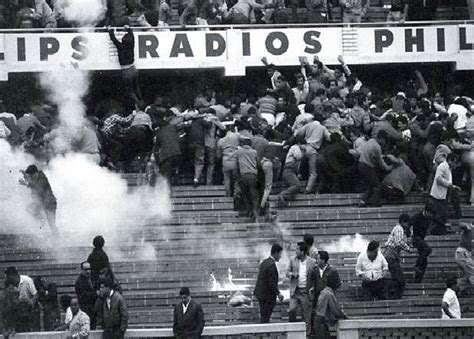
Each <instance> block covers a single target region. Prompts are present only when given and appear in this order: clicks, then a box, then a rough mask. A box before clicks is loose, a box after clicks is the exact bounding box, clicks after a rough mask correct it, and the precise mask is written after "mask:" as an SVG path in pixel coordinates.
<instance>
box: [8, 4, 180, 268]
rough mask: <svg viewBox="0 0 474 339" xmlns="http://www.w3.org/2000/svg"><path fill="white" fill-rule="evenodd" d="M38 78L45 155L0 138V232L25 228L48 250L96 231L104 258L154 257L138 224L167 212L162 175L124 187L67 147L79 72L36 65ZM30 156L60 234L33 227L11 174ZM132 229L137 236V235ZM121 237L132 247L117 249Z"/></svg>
mask: <svg viewBox="0 0 474 339" xmlns="http://www.w3.org/2000/svg"><path fill="white" fill-rule="evenodd" d="M81 3H82V2H81ZM40 84H41V86H42V87H43V88H44V89H45V90H46V91H47V93H48V97H49V100H50V101H52V102H53V103H54V104H55V105H57V107H58V111H59V112H58V125H57V127H56V128H55V129H54V130H53V131H52V132H51V134H50V136H49V137H50V142H51V143H52V144H53V156H52V158H51V159H50V161H49V163H48V164H44V163H40V162H39V161H38V160H37V159H34V158H33V157H32V156H31V155H29V154H26V153H25V152H24V151H23V149H20V148H16V149H14V148H12V147H11V146H10V145H9V144H8V143H7V142H6V141H4V140H0V158H1V159H2V161H1V162H0V175H1V178H2V186H1V187H2V189H0V211H1V213H0V225H1V226H0V228H1V229H2V231H3V232H4V233H14V234H24V233H29V234H30V236H33V238H35V237H36V238H37V239H39V240H38V241H37V243H36V244H33V245H34V246H38V245H40V247H41V248H43V249H44V250H45V251H46V252H48V253H52V252H51V250H52V249H54V247H55V246H58V245H59V246H62V245H66V246H72V247H76V248H77V247H85V246H89V245H90V243H91V239H92V237H93V236H95V235H97V234H101V235H103V236H104V238H105V239H106V244H107V245H106V246H107V248H109V249H110V251H111V252H112V255H110V257H111V259H112V260H121V259H127V258H130V257H131V256H133V257H134V258H136V259H139V260H156V259H157V258H156V249H155V248H154V245H153V244H152V243H148V242H147V241H146V235H144V234H145V233H146V232H145V231H143V227H141V226H143V225H146V224H150V223H152V224H153V225H154V226H158V225H159V224H160V223H161V222H162V221H164V220H166V219H167V218H169V217H170V215H171V202H170V198H169V196H170V192H169V187H168V184H167V182H166V181H165V180H158V182H157V184H156V186H155V187H149V186H140V187H137V188H135V189H134V190H130V189H129V187H128V185H127V182H126V180H124V179H123V178H122V177H121V175H120V174H117V173H113V172H110V171H109V170H108V169H106V168H102V167H99V166H98V165H96V164H95V163H93V162H91V161H90V160H89V159H88V158H87V157H86V156H85V155H84V154H79V153H72V152H71V149H72V143H73V141H74V139H75V137H76V135H75V134H76V133H77V132H78V131H81V130H82V128H83V126H84V123H85V121H86V120H85V118H84V116H85V105H84V103H83V101H82V99H83V97H84V95H86V93H87V91H88V87H89V76H88V74H87V73H85V72H82V71H80V70H77V69H75V70H72V71H66V70H61V71H58V72H50V73H44V74H41V75H40ZM30 164H36V165H37V166H38V167H39V168H40V169H41V170H43V171H44V172H45V174H46V176H47V177H48V179H49V182H50V185H51V187H52V190H53V192H54V194H55V196H56V199H57V203H58V204H57V206H58V207H57V211H56V224H57V227H58V229H59V232H60V239H51V237H49V230H48V227H47V226H46V225H44V226H45V227H44V228H43V229H41V225H42V223H41V222H40V220H38V218H34V217H32V216H31V215H30V214H29V213H28V212H27V207H28V205H29V204H30V203H32V198H31V192H30V189H29V188H27V187H24V186H20V185H19V184H18V179H19V178H21V174H20V173H19V171H20V170H24V169H25V168H26V167H27V166H28V165H30ZM42 233H43V234H42ZM46 235H47V236H46ZM137 235H139V236H140V237H141V238H140V237H139V238H138V239H137ZM42 236H45V237H44V238H42ZM127 245H131V246H129V247H131V248H132V249H131V250H126V249H122V248H124V247H127ZM127 251H128V252H127ZM131 251H132V252H131ZM58 252H61V253H59V254H60V255H61V258H60V259H63V260H64V259H66V260H68V259H67V258H65V257H66V256H67V255H68V253H67V252H68V251H58ZM82 254H83V253H82V252H81V255H82ZM109 254H110V252H109ZM53 255H54V254H53ZM73 256H74V253H71V254H70V257H71V258H69V259H74V260H76V261H77V260H81V259H78V258H77V257H75V258H74V257H73Z"/></svg>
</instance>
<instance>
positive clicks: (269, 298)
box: [253, 244, 283, 323]
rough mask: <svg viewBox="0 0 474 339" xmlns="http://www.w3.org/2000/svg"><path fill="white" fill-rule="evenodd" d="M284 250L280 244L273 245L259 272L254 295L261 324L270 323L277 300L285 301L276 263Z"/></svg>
mask: <svg viewBox="0 0 474 339" xmlns="http://www.w3.org/2000/svg"><path fill="white" fill-rule="evenodd" d="M282 251H283V248H282V247H281V246H280V245H279V244H273V245H272V249H271V253H270V254H271V255H270V257H269V258H267V259H265V260H264V261H263V262H262V263H261V264H260V268H259V270H258V277H257V283H256V284H255V290H254V292H253V294H254V295H255V297H256V298H257V299H258V303H259V305H260V322H261V323H268V322H270V317H271V315H272V312H273V308H274V307H275V304H276V298H277V296H278V299H279V300H280V301H282V300H283V295H282V294H281V293H280V290H279V289H278V270H277V267H276V263H277V262H278V261H279V260H280V258H281V252H282Z"/></svg>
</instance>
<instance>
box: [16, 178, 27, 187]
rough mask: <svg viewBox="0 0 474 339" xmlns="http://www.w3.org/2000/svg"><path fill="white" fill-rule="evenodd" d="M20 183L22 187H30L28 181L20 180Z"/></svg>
mask: <svg viewBox="0 0 474 339" xmlns="http://www.w3.org/2000/svg"><path fill="white" fill-rule="evenodd" d="M18 183H19V184H20V185H23V186H27V185H28V183H27V182H26V180H25V179H23V178H20V179H19V180H18Z"/></svg>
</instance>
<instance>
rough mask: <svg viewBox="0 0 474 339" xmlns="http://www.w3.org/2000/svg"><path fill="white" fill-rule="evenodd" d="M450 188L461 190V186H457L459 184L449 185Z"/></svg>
mask: <svg viewBox="0 0 474 339" xmlns="http://www.w3.org/2000/svg"><path fill="white" fill-rule="evenodd" d="M451 188H452V189H453V190H455V191H458V192H461V187H459V186H456V185H451Z"/></svg>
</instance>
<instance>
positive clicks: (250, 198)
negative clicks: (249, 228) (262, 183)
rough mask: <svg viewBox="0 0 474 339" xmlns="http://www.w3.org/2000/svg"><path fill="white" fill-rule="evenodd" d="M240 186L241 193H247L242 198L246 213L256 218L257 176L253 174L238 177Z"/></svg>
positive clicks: (257, 204) (257, 203)
mask: <svg viewBox="0 0 474 339" xmlns="http://www.w3.org/2000/svg"><path fill="white" fill-rule="evenodd" d="M240 185H241V187H242V191H243V192H248V194H249V195H247V196H246V197H245V198H244V201H245V205H246V206H247V211H248V212H249V213H251V214H252V216H253V217H254V218H256V217H258V206H259V195H258V190H257V175H256V174H253V173H246V174H242V175H241V176H240Z"/></svg>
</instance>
